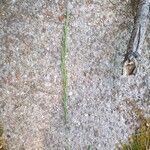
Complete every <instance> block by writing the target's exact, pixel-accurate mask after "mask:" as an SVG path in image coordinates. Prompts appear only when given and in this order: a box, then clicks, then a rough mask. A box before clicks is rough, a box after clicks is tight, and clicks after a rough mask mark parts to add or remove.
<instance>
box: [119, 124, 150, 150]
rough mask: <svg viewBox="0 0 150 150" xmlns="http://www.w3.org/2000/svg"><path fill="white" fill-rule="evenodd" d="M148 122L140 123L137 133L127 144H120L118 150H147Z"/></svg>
mask: <svg viewBox="0 0 150 150" xmlns="http://www.w3.org/2000/svg"><path fill="white" fill-rule="evenodd" d="M149 149H150V122H148V121H147V123H145V122H144V123H142V124H141V125H140V127H139V129H137V131H136V132H135V133H134V134H133V135H132V136H131V137H130V138H129V143H128V144H122V146H121V148H120V149H119V150H149Z"/></svg>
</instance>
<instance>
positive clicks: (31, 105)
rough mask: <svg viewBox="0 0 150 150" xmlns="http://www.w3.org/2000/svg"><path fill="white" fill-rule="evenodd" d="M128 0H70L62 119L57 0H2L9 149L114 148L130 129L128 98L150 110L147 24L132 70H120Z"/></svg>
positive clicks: (1, 67)
mask: <svg viewBox="0 0 150 150" xmlns="http://www.w3.org/2000/svg"><path fill="white" fill-rule="evenodd" d="M129 3H130V2H129V1H125V0H124V1H122V0H111V1H110V0H101V1H100V0H70V1H69V3H68V10H69V13H70V21H69V36H68V45H69V48H68V52H67V58H66V62H67V68H68V76H69V77H68V78H69V79H68V80H69V92H68V93H69V98H68V101H69V103H68V105H69V107H68V108H69V112H68V123H67V125H64V120H63V117H64V114H63V108H62V74H61V69H60V49H61V39H62V34H63V24H64V19H63V14H64V11H65V8H66V6H65V2H64V1H63V0H11V1H10V0H0V38H1V40H0V42H1V44H0V46H1V47H0V57H1V58H0V77H1V80H0V83H1V84H0V89H1V91H0V94H1V98H0V113H1V120H2V122H3V124H4V129H5V136H6V139H7V144H8V149H10V150H87V148H88V145H91V146H92V148H93V150H113V149H114V148H115V146H116V144H117V143H119V141H126V140H127V138H128V136H129V135H130V134H131V133H132V132H133V131H134V127H135V126H136V125H137V119H136V116H135V114H134V113H133V112H132V109H131V108H130V106H129V105H128V103H127V101H132V102H135V103H136V105H137V106H138V107H139V108H141V109H142V110H143V113H144V114H145V115H146V116H149V115H148V114H149V113H150V107H148V106H150V104H149V100H150V95H149V90H150V68H149V67H150V65H149V64H150V25H148V31H147V34H146V39H145V42H144V46H143V50H142V51H143V52H142V55H141V57H140V64H139V67H138V72H137V74H136V75H135V76H133V75H132V76H129V77H123V76H122V75H121V69H122V61H123V58H124V54H125V52H126V49H127V43H128V41H129V38H130V34H131V31H132V27H133V16H132V13H131V12H132V11H131V7H130V5H129Z"/></svg>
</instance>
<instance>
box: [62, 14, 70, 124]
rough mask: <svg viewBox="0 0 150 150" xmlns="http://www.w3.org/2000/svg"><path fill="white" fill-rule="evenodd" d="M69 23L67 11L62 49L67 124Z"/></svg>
mask: <svg viewBox="0 0 150 150" xmlns="http://www.w3.org/2000/svg"><path fill="white" fill-rule="evenodd" d="M68 23H69V14H68V12H67V11H66V14H65V24H64V28H63V37H62V48H61V71H62V77H63V109H64V119H65V123H66V121H67V113H68V109H67V107H68V106H67V101H68V73H67V67H66V52H67V48H68V41H67V40H68Z"/></svg>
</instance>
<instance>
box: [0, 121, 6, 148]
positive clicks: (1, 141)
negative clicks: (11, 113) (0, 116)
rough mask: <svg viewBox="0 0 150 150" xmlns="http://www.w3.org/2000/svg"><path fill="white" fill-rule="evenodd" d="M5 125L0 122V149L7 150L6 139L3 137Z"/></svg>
mask: <svg viewBox="0 0 150 150" xmlns="http://www.w3.org/2000/svg"><path fill="white" fill-rule="evenodd" d="M3 132H4V131H3V126H2V124H1V122H0V150H5V139H4V137H3Z"/></svg>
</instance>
